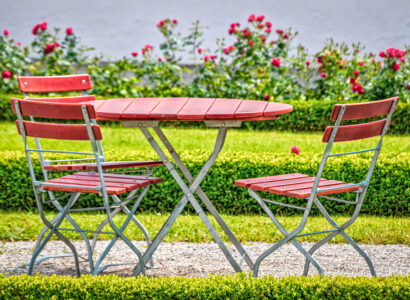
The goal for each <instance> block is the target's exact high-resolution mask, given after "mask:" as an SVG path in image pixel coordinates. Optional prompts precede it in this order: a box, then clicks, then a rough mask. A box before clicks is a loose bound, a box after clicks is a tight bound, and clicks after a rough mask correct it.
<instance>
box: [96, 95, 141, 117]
mask: <svg viewBox="0 0 410 300" xmlns="http://www.w3.org/2000/svg"><path fill="white" fill-rule="evenodd" d="M133 100H134V99H133V98H121V99H108V100H105V101H103V102H104V103H103V105H101V106H100V107H99V108H98V118H108V119H111V118H112V119H120V116H121V113H122V112H123V111H124V110H125V109H126V108H127V107H128V105H130V104H131V102H132V101H133Z"/></svg>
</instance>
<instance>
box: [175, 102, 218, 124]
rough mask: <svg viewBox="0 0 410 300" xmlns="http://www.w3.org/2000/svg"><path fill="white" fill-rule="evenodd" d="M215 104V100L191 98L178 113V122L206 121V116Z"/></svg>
mask: <svg viewBox="0 0 410 300" xmlns="http://www.w3.org/2000/svg"><path fill="white" fill-rule="evenodd" d="M214 102H215V99H213V98H189V100H188V101H187V102H186V103H185V105H184V107H183V108H182V109H181V110H180V111H179V112H178V116H177V118H178V120H204V119H205V115H206V113H207V112H208V110H209V109H210V108H211V106H212V104H213V103H214Z"/></svg>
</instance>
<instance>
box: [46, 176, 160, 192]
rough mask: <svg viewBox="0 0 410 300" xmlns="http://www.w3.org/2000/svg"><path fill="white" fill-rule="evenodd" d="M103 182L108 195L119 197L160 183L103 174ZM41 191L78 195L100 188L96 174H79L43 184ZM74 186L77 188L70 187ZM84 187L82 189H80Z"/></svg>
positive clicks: (145, 178) (142, 178) (155, 180)
mask: <svg viewBox="0 0 410 300" xmlns="http://www.w3.org/2000/svg"><path fill="white" fill-rule="evenodd" d="M104 182H105V186H106V190H107V194H109V195H119V194H123V193H126V192H130V191H133V190H136V189H139V188H142V187H145V186H147V185H150V184H156V183H159V182H162V178H160V177H149V176H144V175H120V174H108V173H106V174H104ZM42 184H43V189H44V190H48V191H64V192H80V193H93V194H96V193H98V191H97V190H93V189H89V188H90V187H96V186H100V185H101V182H100V177H99V175H98V173H88V172H79V173H75V174H70V175H66V176H62V177H59V178H53V179H51V180H48V181H46V182H43V183H42ZM47 184H63V185H65V186H51V185H47ZM68 185H75V186H77V187H70V186H68ZM82 186H84V188H82ZM87 187H88V188H87Z"/></svg>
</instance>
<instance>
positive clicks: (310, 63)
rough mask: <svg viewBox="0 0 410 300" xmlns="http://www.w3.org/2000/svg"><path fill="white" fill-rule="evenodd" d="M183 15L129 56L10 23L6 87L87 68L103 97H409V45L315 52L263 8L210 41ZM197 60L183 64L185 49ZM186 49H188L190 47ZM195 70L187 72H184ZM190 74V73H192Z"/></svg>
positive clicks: (330, 44)
mask: <svg viewBox="0 0 410 300" xmlns="http://www.w3.org/2000/svg"><path fill="white" fill-rule="evenodd" d="M178 24H179V22H178V20H177V19H171V18H166V19H163V20H160V21H159V22H158V23H157V24H156V26H157V29H158V30H159V32H160V33H161V34H162V36H163V38H164V40H163V42H162V43H159V47H158V48H156V47H155V48H154V47H153V46H152V45H150V44H146V45H145V46H143V47H141V48H140V49H130V50H129V51H130V52H129V53H130V56H129V57H123V58H120V59H118V58H110V57H107V56H105V55H101V54H100V55H94V56H90V55H89V51H90V50H92V48H87V47H85V46H83V45H82V44H81V42H80V39H79V38H78V37H77V36H76V34H75V30H73V28H71V27H69V28H66V30H65V35H64V36H63V38H60V37H59V31H60V30H59V29H58V28H54V30H53V31H52V32H51V31H50V29H49V25H48V24H47V22H42V23H39V24H36V25H35V26H34V27H33V28H32V30H31V32H32V34H33V35H34V40H33V42H32V43H31V47H30V48H29V47H21V46H20V43H15V42H14V41H13V39H12V38H11V37H10V33H9V31H8V30H7V29H5V30H4V31H3V35H2V36H0V72H1V74H2V77H1V78H0V92H2V93H16V92H18V86H17V83H16V76H18V75H22V74H32V75H62V74H72V73H78V72H79V70H80V69H81V70H85V71H86V72H88V73H89V74H90V75H91V76H92V80H93V85H94V88H93V91H92V92H93V93H95V94H98V95H101V96H103V97H128V96H130V97H144V96H145V97H147V96H158V97H160V96H191V97H225V98H248V99H265V100H270V101H275V100H279V101H280V100H288V99H300V100H308V99H323V100H332V101H334V100H336V101H349V100H352V101H362V100H375V99H383V98H387V97H392V96H400V97H401V98H402V101H408V99H409V98H410V97H409V96H410V63H409V58H410V57H409V56H410V54H409V49H408V48H406V49H397V48H387V49H386V50H383V51H381V52H380V53H379V55H377V56H376V55H374V54H372V53H367V52H365V51H364V48H363V47H362V46H360V44H353V45H352V46H348V45H346V44H344V43H341V44H338V43H336V42H334V41H333V40H329V41H327V42H326V43H325V45H324V47H323V49H322V50H321V51H319V52H318V53H316V54H311V53H308V52H307V51H306V49H305V48H304V47H303V46H301V45H299V46H294V45H293V40H294V38H295V36H296V34H297V33H296V32H293V31H292V30H291V29H281V28H273V27H272V22H270V21H269V20H266V18H265V16H264V15H254V14H252V15H250V16H249V18H248V19H247V22H244V23H243V24H241V23H239V22H234V23H232V24H231V25H230V26H229V28H227V38H226V39H219V40H217V44H216V47H215V49H212V50H211V49H205V48H204V47H203V46H202V43H203V31H204V29H205V28H206V27H204V26H202V25H201V24H200V23H199V21H197V22H195V23H193V26H192V27H191V28H190V29H189V31H188V33H187V34H186V35H182V34H181V33H180V32H178V30H177V29H178ZM183 53H185V54H186V53H187V54H188V56H189V59H190V60H191V61H192V62H193V63H194V64H193V67H192V68H187V67H184V66H182V65H181V64H180V63H181V60H182V54H183ZM185 57H187V55H185ZM187 74H189V76H186V75H187ZM187 78H188V80H187Z"/></svg>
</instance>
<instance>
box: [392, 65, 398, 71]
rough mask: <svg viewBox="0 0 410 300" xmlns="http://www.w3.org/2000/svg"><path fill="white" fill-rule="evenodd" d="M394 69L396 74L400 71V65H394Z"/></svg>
mask: <svg viewBox="0 0 410 300" xmlns="http://www.w3.org/2000/svg"><path fill="white" fill-rule="evenodd" d="M392 69H393V71H394V72H396V71H398V70H400V65H399V64H398V63H394V64H393V66H392Z"/></svg>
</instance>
